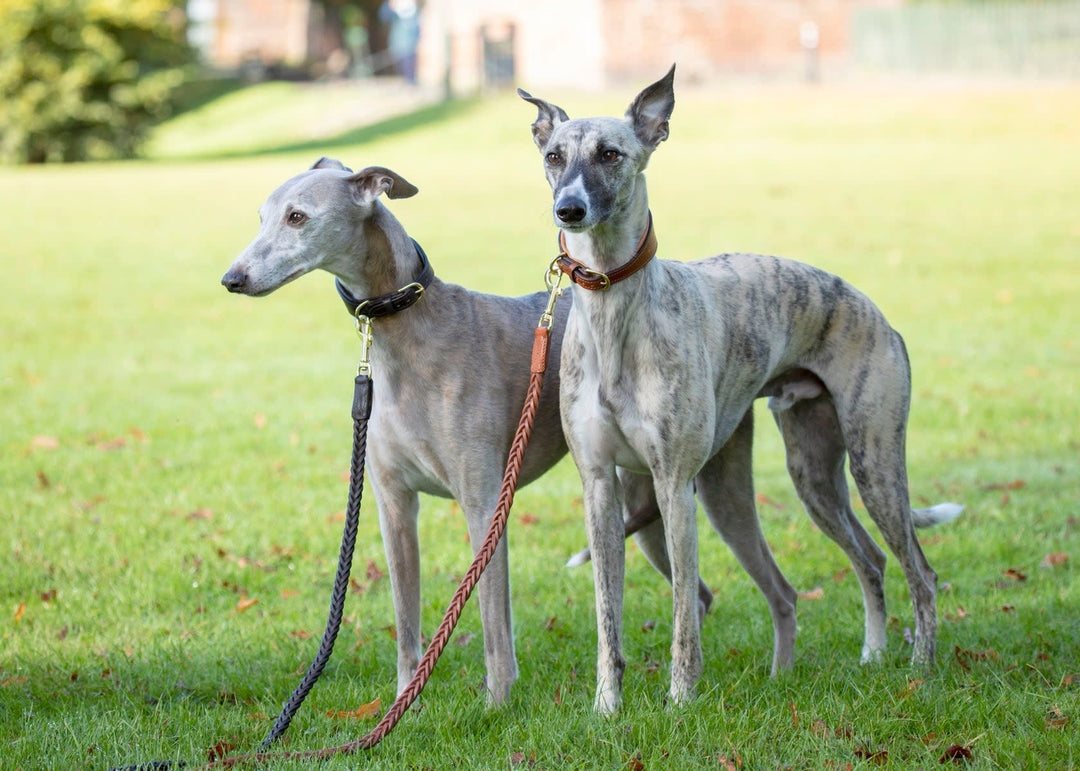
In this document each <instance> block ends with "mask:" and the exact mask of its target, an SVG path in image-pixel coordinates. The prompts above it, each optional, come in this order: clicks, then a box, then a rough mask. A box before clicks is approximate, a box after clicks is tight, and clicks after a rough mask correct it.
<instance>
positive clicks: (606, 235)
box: [563, 173, 649, 273]
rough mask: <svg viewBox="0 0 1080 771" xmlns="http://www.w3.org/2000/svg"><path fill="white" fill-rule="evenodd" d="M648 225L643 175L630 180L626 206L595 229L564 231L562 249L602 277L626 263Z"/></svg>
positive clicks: (647, 206) (647, 197)
mask: <svg viewBox="0 0 1080 771" xmlns="http://www.w3.org/2000/svg"><path fill="white" fill-rule="evenodd" d="M648 223H649V194H648V191H647V190H646V187H645V175H644V174H640V173H639V174H638V175H637V177H636V178H635V179H634V190H633V193H632V194H631V196H630V198H629V200H628V201H627V203H626V205H625V206H624V207H622V208H621V209H619V210H618V212H617V213H616V215H614V216H612V217H610V218H609V219H608V220H607V221H606V222H602V223H600V224H598V225H596V226H595V227H592V228H589V229H588V230H585V231H581V232H573V231H570V230H564V231H563V233H564V235H565V238H566V247H567V250H568V251H569V253H570V256H571V257H573V258H574V259H575V260H577V261H578V262H581V263H584V264H585V265H587V266H588V267H590V268H592V269H593V270H597V271H600V272H601V273H605V272H607V271H611V270H614V269H615V268H617V267H619V266H620V265H623V264H624V263H626V262H628V261H629V260H630V259H631V258H632V257H633V256H634V252H635V250H636V249H637V245H638V242H639V240H640V239H641V235H642V233H644V232H645V228H646V227H647V226H648Z"/></svg>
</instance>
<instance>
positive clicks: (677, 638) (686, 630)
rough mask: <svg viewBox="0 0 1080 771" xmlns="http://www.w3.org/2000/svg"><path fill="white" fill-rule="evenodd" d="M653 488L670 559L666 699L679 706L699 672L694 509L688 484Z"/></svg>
mask: <svg viewBox="0 0 1080 771" xmlns="http://www.w3.org/2000/svg"><path fill="white" fill-rule="evenodd" d="M656 487H657V502H658V503H659V504H660V511H661V512H662V513H663V518H664V533H665V535H666V537H667V548H668V554H669V555H670V559H671V595H672V605H673V617H672V639H671V690H670V697H671V700H672V702H673V703H675V704H683V703H685V702H687V701H689V700H690V699H692V698H693V696H694V689H695V687H696V686H697V681H698V678H700V677H701V671H702V668H703V665H702V655H701V627H700V624H699V619H698V544H697V524H696V521H695V514H696V508H697V505H696V503H695V501H694V488H693V485H692V484H691V483H689V482H686V483H683V484H673V485H664V484H663V483H662V481H661V480H660V479H657V480H656ZM665 488H666V489H665Z"/></svg>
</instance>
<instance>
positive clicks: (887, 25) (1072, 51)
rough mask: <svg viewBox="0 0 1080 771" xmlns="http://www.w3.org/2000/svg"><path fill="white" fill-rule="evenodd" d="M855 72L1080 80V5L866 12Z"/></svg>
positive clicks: (936, 6)
mask: <svg viewBox="0 0 1080 771" xmlns="http://www.w3.org/2000/svg"><path fill="white" fill-rule="evenodd" d="M851 32H852V35H851V45H852V58H853V63H854V65H855V66H856V67H857V68H858V69H860V70H865V71H871V72H911V73H920V74H934V73H942V74H963V75H983V74H985V75H1004V76H1013V77H1041V78H1045V77H1052V78H1080V2H1078V1H1077V0H1067V1H1066V2H1015V1H1014V2H977V3H976V2H963V3H916V4H912V5H904V6H900V7H892V8H859V9H858V10H856V12H855V14H854V16H853V18H852V30H851Z"/></svg>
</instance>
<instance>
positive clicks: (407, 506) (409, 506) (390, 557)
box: [372, 464, 421, 693]
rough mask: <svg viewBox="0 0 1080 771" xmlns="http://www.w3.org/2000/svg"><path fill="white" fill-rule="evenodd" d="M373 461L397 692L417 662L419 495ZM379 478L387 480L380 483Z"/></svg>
mask: <svg viewBox="0 0 1080 771" xmlns="http://www.w3.org/2000/svg"><path fill="white" fill-rule="evenodd" d="M372 465H373V468H372V480H373V482H374V483H375V484H374V485H373V486H374V488H375V499H376V503H377V504H378V508H379V530H380V532H381V533H382V539H383V548H384V550H385V551H386V564H387V567H388V568H389V571H390V590H391V592H392V593H393V596H394V620H395V622H396V624H397V692H398V693H401V692H402V691H403V690H405V686H407V685H408V684H409V681H410V680H411V679H412V676H413V673H414V672H416V666H417V664H419V663H420V648H421V638H420V541H419V537H418V535H417V516H418V514H419V511H420V498H419V496H418V495H417V494H416V493H415V492H414V491H411V490H404V489H400V488H398V487H397V486H396V485H394V483H393V478H394V477H393V475H392V474H391V475H387V476H385V478H383V475H380V474H379V469H378V468H377V467H374V464H372ZM381 481H382V482H385V483H386V484H380V482H381Z"/></svg>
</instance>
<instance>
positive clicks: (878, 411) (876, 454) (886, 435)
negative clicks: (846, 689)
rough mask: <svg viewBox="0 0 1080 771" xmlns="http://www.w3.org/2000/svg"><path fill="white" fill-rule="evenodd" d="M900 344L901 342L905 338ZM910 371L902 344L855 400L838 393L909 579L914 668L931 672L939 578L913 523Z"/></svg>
mask: <svg viewBox="0 0 1080 771" xmlns="http://www.w3.org/2000/svg"><path fill="white" fill-rule="evenodd" d="M894 340H896V341H899V336H896V337H895V338H894ZM906 367H907V360H906V354H905V352H904V351H903V343H902V342H898V344H894V346H893V347H892V348H891V349H890V350H889V351H888V352H885V353H883V354H879V356H878V358H877V360H876V361H874V362H868V363H867V368H866V370H865V371H864V373H863V374H864V377H863V378H862V382H861V383H860V386H861V387H860V388H859V389H858V390H857V393H856V394H855V395H854V398H853V397H852V394H850V393H847V394H845V396H846V397H847V399H846V401H845V402H844V403H841V402H840V401H839V399H838V398H837V397H836V392H835V391H832V392H833V395H834V400H835V401H836V411H837V415H838V417H839V420H840V426H841V430H842V432H843V435H844V442H845V444H846V445H847V450H848V455H849V456H850V458H851V475H852V476H853V477H854V479H855V484H856V485H857V486H858V489H859V494H860V496H861V497H862V501H863V504H864V505H865V506H866V510H867V512H869V514H870V516H871V518H872V519H873V520H874V522H875V523H876V524H877V526H878V529H879V530H880V531H881V535H882V537H883V538H884V539H885V543H886V544H887V545H888V547H889V549H890V550H891V551H892V553H893V554H894V555H895V556H896V559H897V561H898V562H899V563H900V568H901V569H902V570H903V571H904V577H905V578H906V579H907V584H908V591H909V592H910V594H911V604H912V607H913V609H914V615H915V649H914V651H913V653H912V663H913V664H915V665H919V666H924V667H929V666H930V665H931V664H933V661H934V645H935V636H936V634H937V574H936V573H935V572H934V570H933V568H931V567H930V563H929V562H927V560H926V556H925V555H924V554H923V551H922V547H921V546H920V545H919V540H918V538H917V537H916V536H915V528H914V524H913V522H912V513H911V501H910V499H909V494H908V478H907V466H906V459H905V449H904V440H905V433H906V424H907V413H908V403H909V402H908V399H909V395H910V386H909V385H908V383H909V382H910V381H909V380H908V370H907V368H906ZM830 390H832V389H830ZM852 390H854V389H852Z"/></svg>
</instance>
